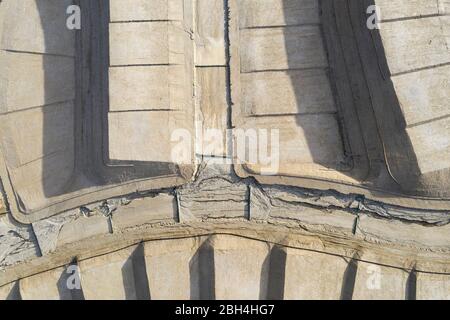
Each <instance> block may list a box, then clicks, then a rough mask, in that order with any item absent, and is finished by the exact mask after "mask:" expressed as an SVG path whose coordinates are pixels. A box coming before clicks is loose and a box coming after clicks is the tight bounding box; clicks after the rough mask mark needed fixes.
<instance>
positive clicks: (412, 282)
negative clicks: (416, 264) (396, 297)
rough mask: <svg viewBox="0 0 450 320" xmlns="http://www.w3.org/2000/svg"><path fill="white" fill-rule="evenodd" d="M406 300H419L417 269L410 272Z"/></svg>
mask: <svg viewBox="0 0 450 320" xmlns="http://www.w3.org/2000/svg"><path fill="white" fill-rule="evenodd" d="M405 298H406V300H416V299H417V273H416V269H415V268H413V269H412V270H411V271H410V272H409V275H408V279H407V280H406V288H405Z"/></svg>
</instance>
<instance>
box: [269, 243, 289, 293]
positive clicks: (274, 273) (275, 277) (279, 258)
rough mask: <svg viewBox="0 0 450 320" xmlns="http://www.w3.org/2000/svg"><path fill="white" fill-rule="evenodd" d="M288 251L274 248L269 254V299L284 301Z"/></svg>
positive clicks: (277, 247)
mask: <svg viewBox="0 0 450 320" xmlns="http://www.w3.org/2000/svg"><path fill="white" fill-rule="evenodd" d="M286 257H287V254H286V250H285V249H284V248H282V247H279V246H274V247H273V248H272V250H270V254H269V279H268V285H267V299H269V300H283V299H284V284H285V281H286Z"/></svg>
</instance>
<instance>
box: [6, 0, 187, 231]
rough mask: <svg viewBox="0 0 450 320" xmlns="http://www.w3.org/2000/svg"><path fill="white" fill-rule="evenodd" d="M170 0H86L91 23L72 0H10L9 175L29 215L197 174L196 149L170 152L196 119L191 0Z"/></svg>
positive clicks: (21, 211)
mask: <svg viewBox="0 0 450 320" xmlns="http://www.w3.org/2000/svg"><path fill="white" fill-rule="evenodd" d="M160 2H161V1H160ZM162 3H164V4H165V6H157V3H156V2H153V1H152V2H151V5H150V6H148V4H145V2H142V3H141V5H144V4H145V6H146V7H145V8H142V9H144V10H143V11H142V10H135V11H129V10H128V7H133V5H138V4H137V3H136V4H133V5H130V4H129V3H128V4H127V3H126V1H120V2H118V1H111V7H110V6H109V2H108V1H80V2H79V3H78V4H79V5H80V6H81V21H82V23H81V30H70V29H69V28H68V27H67V25H66V21H67V19H68V18H69V16H70V15H69V14H67V13H66V11H67V9H68V8H69V6H70V5H72V4H73V3H72V1H70V0H68V1H60V0H50V1H45V0H33V1H23V0H20V1H9V0H7V1H2V3H1V4H0V15H1V18H0V25H1V28H0V31H1V34H0V37H1V38H0V39H1V52H0V54H1V61H0V64H1V70H2V77H1V81H2V83H1V91H0V97H1V100H0V101H1V105H0V108H1V115H0V117H1V118H2V119H1V121H2V125H1V150H2V155H3V159H4V167H3V170H2V178H3V179H2V180H3V184H4V186H5V189H6V191H7V194H8V198H9V202H10V205H11V210H12V211H13V213H14V214H16V216H17V218H18V219H19V220H21V221H23V222H26V221H28V220H30V221H31V220H36V219H39V218H40V217H44V216H47V215H50V214H53V213H56V212H59V211H62V210H66V209H69V208H73V207H76V206H80V205H83V204H86V203H89V202H92V201H96V200H99V199H104V198H109V197H113V196H119V195H123V194H127V193H131V192H136V191H139V190H148V189H159V188H165V187H171V186H175V185H180V184H182V183H183V182H184V181H186V180H189V179H190V177H191V175H192V172H193V171H194V170H193V161H194V160H193V156H192V154H187V155H186V156H185V158H184V162H183V163H182V164H181V165H178V164H175V163H174V161H172V157H171V153H170V151H171V133H172V131H173V130H174V128H182V129H183V130H185V131H187V132H188V133H191V132H192V128H193V124H194V118H193V115H194V112H193V100H192V90H191V87H192V78H191V76H190V74H191V70H192V66H191V58H190V56H191V51H192V41H191V40H190V38H189V35H188V33H186V32H185V29H187V28H188V27H186V23H185V17H184V15H183V13H184V12H185V10H184V8H183V6H184V3H183V2H182V1H162ZM155 12H156V13H157V15H156V16H154V14H156V13H155ZM146 13H147V14H148V16H145V17H142V16H141V15H142V14H146ZM188 19H189V18H188ZM142 20H145V22H139V21H142ZM144 40H145V41H144ZM191 136H192V135H191ZM190 138H191V137H190ZM176 142H178V144H179V141H176ZM186 143H190V141H187V142H186Z"/></svg>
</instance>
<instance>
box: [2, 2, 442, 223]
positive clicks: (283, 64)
mask: <svg viewBox="0 0 450 320" xmlns="http://www.w3.org/2000/svg"><path fill="white" fill-rule="evenodd" d="M71 4H72V1H69V0H68V1H56V0H48V1H44V0H33V1H24V0H20V1H12V0H5V1H2V2H1V4H0V15H1V19H0V32H1V33H0V34H1V52H0V54H1V61H0V68H1V70H2V78H1V80H0V81H1V85H0V104H1V105H0V112H1V114H0V117H1V118H2V119H1V121H2V123H1V126H0V131H1V132H0V133H1V138H0V140H1V146H0V147H1V152H2V158H3V160H4V165H2V181H3V184H4V187H5V189H6V193H7V195H8V198H9V202H10V205H11V210H12V212H13V213H14V214H15V215H16V218H17V219H19V220H21V221H23V222H31V221H36V220H38V219H40V218H42V217H45V216H48V215H51V214H54V213H57V212H60V211H64V210H67V209H69V208H74V207H78V206H81V205H85V204H87V203H91V202H93V201H97V200H100V199H107V198H112V197H118V196H122V195H124V194H127V193H133V192H139V191H143V190H151V189H153V190H154V189H161V188H166V187H174V186H179V185H181V184H183V183H185V182H186V181H187V180H189V179H191V178H192V176H193V172H194V171H195V162H196V158H197V156H198V158H199V159H203V158H204V157H206V156H213V157H215V158H220V159H222V158H227V160H230V159H231V158H233V160H234V164H235V167H234V168H235V171H236V173H237V174H238V175H239V176H241V177H248V176H254V177H256V179H257V180H258V181H259V182H262V183H263V184H286V185H290V186H301V187H307V188H318V189H327V190H328V189H335V190H338V191H339V192H342V193H356V194H362V195H364V196H367V197H370V198H376V199H377V200H380V199H381V200H382V201H383V202H387V203H391V204H396V205H401V206H406V207H420V208H422V209H424V208H425V209H448V208H449V207H450V204H449V203H448V201H447V200H448V198H449V197H450V195H449V191H447V190H449V188H448V187H449V182H448V181H450V179H449V178H450V177H449V175H450V171H449V165H450V160H449V159H450V153H449V150H450V149H449V148H450V142H449V141H448V140H449V132H448V127H449V125H448V123H447V122H448V117H447V116H448V115H447V111H446V107H447V106H448V104H449V100H450V99H449V96H448V92H450V91H449V90H448V79H449V76H450V70H449V68H448V63H449V61H450V52H449V43H448V32H449V19H448V18H449V16H448V1H444V0H442V1H435V2H433V3H431V2H430V1H426V0H415V1H406V0H398V1H395V2H392V1H387V0H376V1H374V0H367V1H350V0H348V1H347V0H346V1H344V0H342V1H331V0H323V1H319V0H266V1H256V0H240V1H238V0H228V1H222V0H197V1H192V0H158V1H145V0H134V1H132V0H122V1H120V0H110V1H88V0H80V1H79V4H80V5H81V9H82V10H81V15H82V16H81V18H82V28H81V30H78V31H77V30H69V29H68V28H67V27H66V19H67V17H68V15H67V13H66V9H67V7H68V6H70V5H71ZM371 5H378V6H379V8H380V10H381V12H382V21H381V29H380V30H377V29H374V30H369V29H368V28H367V19H368V18H369V16H370V15H369V14H367V8H368V7H370V6H371ZM208 129H213V130H215V131H214V135H216V134H219V135H220V134H221V135H222V137H221V138H222V140H223V141H222V142H224V143H218V144H215V145H214V146H213V148H209V149H208V150H205V149H204V148H203V143H204V142H205V141H207V140H208V139H210V138H213V137H211V136H208V132H206V131H207V130H208ZM227 129H229V130H234V133H235V134H234V137H235V139H234V141H231V140H233V139H226V138H229V136H230V134H229V132H226V130H227ZM210 133H211V132H209V134H210ZM240 133H242V135H241V136H240V135H239V134H240ZM272 133H274V135H272ZM204 134H205V137H204V136H203V135H204ZM186 138H187V139H186ZM264 138H268V140H267V141H266V142H267V143H265V141H264V140H265V139H264ZM183 139H184V143H185V144H186V149H187V150H188V152H187V153H185V154H184V159H182V160H183V161H182V162H181V163H180V161H179V160H180V159H177V160H178V161H176V160H174V159H173V152H174V150H175V149H176V147H177V146H179V144H180V141H181V142H182V141H183ZM252 139H253V142H254V143H250V144H248V143H246V142H248V141H249V140H250V141H252ZM216 142H217V141H216ZM277 142H278V143H277ZM241 144H244V147H245V148H244V150H243V151H244V153H241V151H242V150H241V148H240V147H242V145H241ZM199 145H200V146H201V147H202V148H199ZM209 147H211V146H209ZM266 149H268V150H269V151H272V156H274V155H275V156H278V159H277V163H276V166H275V167H271V168H269V170H267V168H265V166H264V165H262V164H261V162H263V161H262V160H263V159H261V158H264V157H266V160H267V157H268V159H269V160H270V156H271V155H270V154H269V155H267V152H266ZM269 153H270V152H269ZM274 153H276V154H274ZM243 154H244V155H243ZM247 156H249V157H252V156H253V157H256V159H257V161H256V162H254V161H250V160H251V159H248V158H247ZM258 160H259V161H258ZM267 174H269V175H267Z"/></svg>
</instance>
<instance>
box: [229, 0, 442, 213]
mask: <svg viewBox="0 0 450 320" xmlns="http://www.w3.org/2000/svg"><path fill="white" fill-rule="evenodd" d="M230 3H231V4H232V5H234V10H232V13H233V12H234V13H235V15H234V17H235V19H238V20H239V21H238V22H236V24H238V25H239V28H236V30H232V32H234V33H235V36H234V38H232V39H231V45H232V46H233V45H234V51H233V50H232V52H234V53H235V57H236V58H235V59H233V56H232V68H231V70H232V74H233V76H232V81H234V86H233V82H232V94H233V103H234V105H233V121H234V125H235V126H237V127H239V128H245V129H248V128H256V129H262V128H264V129H271V128H272V129H273V128H276V129H278V130H279V134H280V139H279V158H280V166H279V170H278V172H276V174H275V175H273V174H272V173H271V174H272V176H271V177H268V176H266V175H265V172H264V167H263V166H261V164H259V163H256V164H255V163H252V162H248V161H244V162H243V163H242V162H241V163H239V165H238V166H237V172H238V174H239V175H241V176H249V175H256V177H257V179H258V180H259V181H261V182H263V183H282V184H288V185H300V186H310V187H318V188H321V189H329V188H330V187H331V188H333V189H337V190H344V191H345V192H358V193H362V194H364V195H367V196H369V197H375V198H382V199H383V201H387V202H391V203H396V204H400V205H405V206H420V201H416V200H417V199H418V198H420V197H422V198H423V197H428V198H429V201H428V202H426V206H427V207H428V208H431V207H434V206H436V207H440V208H442V207H448V204H446V202H440V200H446V199H448V197H449V193H448V191H446V190H448V186H449V183H448V181H449V175H450V171H449V161H450V154H449V152H448V150H449V143H448V140H449V132H448V128H447V127H448V125H447V116H448V115H447V113H448V112H447V111H446V109H447V107H448V105H449V103H450V96H449V92H450V90H449V85H448V83H449V78H450V69H449V68H448V64H449V63H450V50H449V39H448V33H449V30H450V29H449V28H450V25H449V21H450V20H449V16H448V2H446V1H434V2H430V1H425V0H423V1H421V0H418V1H395V2H392V1H383V0H379V1H369V0H367V1H331V0H329V1H321V2H319V1H289V0H271V1H267V2H265V3H264V5H261V4H260V3H258V2H257V1H251V0H247V1H231V2H230ZM373 5H377V6H378V9H379V10H380V11H381V22H380V29H373V30H371V29H369V28H368V19H369V18H370V16H371V14H370V13H369V14H368V13H367V12H368V8H369V9H370V8H371V6H373ZM369 12H373V11H369ZM232 34H233V33H232ZM233 40H234V42H233ZM236 53H239V54H236ZM248 148H249V149H250V150H251V147H248ZM252 151H253V152H257V150H251V152H252ZM259 151H260V150H259ZM272 151H273V150H272ZM238 160H242V159H238ZM413 198H414V199H415V200H413ZM432 198H434V199H440V200H436V201H434V200H431V199H432ZM424 203H425V202H424ZM422 205H423V204H422Z"/></svg>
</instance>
